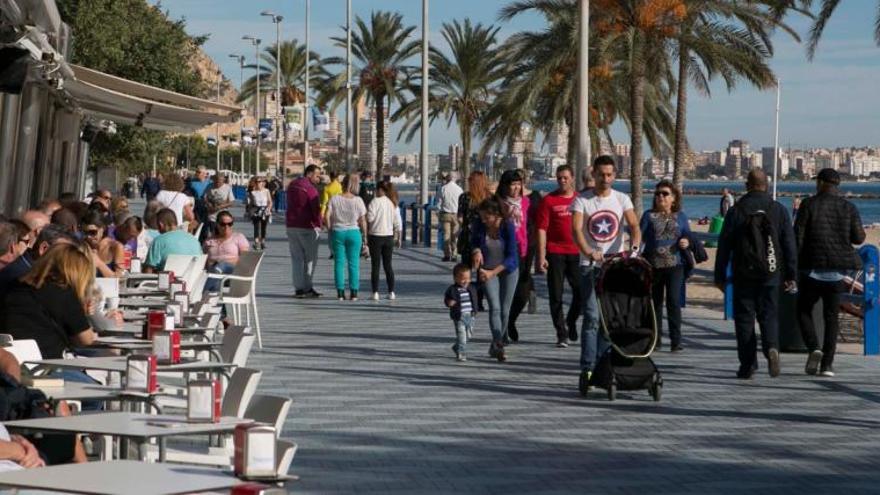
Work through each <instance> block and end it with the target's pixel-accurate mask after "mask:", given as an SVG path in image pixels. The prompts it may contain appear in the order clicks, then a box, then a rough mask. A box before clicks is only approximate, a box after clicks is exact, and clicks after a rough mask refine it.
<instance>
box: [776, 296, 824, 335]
mask: <svg viewBox="0 0 880 495" xmlns="http://www.w3.org/2000/svg"><path fill="white" fill-rule="evenodd" d="M797 298H798V296H797V294H789V293H788V292H785V290H784V288H783V286H782V285H781V284H780V286H779V350H780V351H782V352H807V346H806V345H804V339H803V338H802V337H801V325H800V323H799V322H798V315H797ZM813 326H815V327H816V339H817V342H819V345H820V346H821V345H822V342H823V339H824V337H825V319H824V316H823V315H822V299H819V301H817V302H816V305H815V306H813Z"/></svg>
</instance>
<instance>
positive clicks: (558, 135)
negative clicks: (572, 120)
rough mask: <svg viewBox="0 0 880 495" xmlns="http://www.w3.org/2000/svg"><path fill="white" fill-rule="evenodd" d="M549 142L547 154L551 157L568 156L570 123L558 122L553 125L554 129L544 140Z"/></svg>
mask: <svg viewBox="0 0 880 495" xmlns="http://www.w3.org/2000/svg"><path fill="white" fill-rule="evenodd" d="M544 141H545V143H546V144H547V154H549V155H550V156H551V157H562V158H566V157H567V156H568V124H566V123H565V122H564V121H563V122H558V123H556V124H555V125H554V126H553V130H552V131H551V132H550V134H548V135H547V138H546V139H545V140H544Z"/></svg>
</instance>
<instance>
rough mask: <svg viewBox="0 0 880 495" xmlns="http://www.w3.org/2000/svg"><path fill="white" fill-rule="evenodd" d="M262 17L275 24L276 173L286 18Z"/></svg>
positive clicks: (265, 12) (279, 159)
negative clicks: (283, 37) (283, 24)
mask: <svg viewBox="0 0 880 495" xmlns="http://www.w3.org/2000/svg"><path fill="white" fill-rule="evenodd" d="M260 15H263V16H266V17H271V18H272V22H274V23H275V173H276V174H278V172H279V170H281V126H282V125H284V123H283V121H282V116H281V21H283V20H284V16H280V15H276V14H275V13H274V12H271V11H268V10H264V11H262V12H260Z"/></svg>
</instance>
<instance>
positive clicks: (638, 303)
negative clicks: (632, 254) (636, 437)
mask: <svg viewBox="0 0 880 495" xmlns="http://www.w3.org/2000/svg"><path fill="white" fill-rule="evenodd" d="M596 294H597V297H598V300H599V329H600V331H601V332H602V336H603V337H604V338H605V340H606V341H608V342H609V343H610V349H608V352H606V353H605V354H604V355H602V356H601V357H600V358H599V362H598V364H597V365H596V368H595V369H594V370H593V374H592V377H591V378H590V383H589V385H593V386H595V387H598V388H603V389H605V390H607V391H608V399H609V400H614V399H615V396H616V395H617V391H618V390H646V389H647V390H648V391H649V392H650V394H651V397H653V398H654V400H655V401H659V400H660V394H661V391H662V389H663V378H662V377H661V376H660V371H659V370H658V369H657V366H655V365H654V361H653V360H652V359H651V353H653V352H654V348H655V347H656V346H657V341H658V339H659V336H660V332H659V329H658V328H657V322H656V319H655V316H654V303H653V301H652V299H651V265H649V264H648V263H647V262H646V261H645V260H644V259H641V258H624V257H615V258H612V259H610V260H608V261H606V262H605V264H604V265H603V268H602V274H601V276H600V278H599V280H598V283H597V286H596ZM586 392H587V388H586V387H582V389H581V393H582V394H583V395H586Z"/></svg>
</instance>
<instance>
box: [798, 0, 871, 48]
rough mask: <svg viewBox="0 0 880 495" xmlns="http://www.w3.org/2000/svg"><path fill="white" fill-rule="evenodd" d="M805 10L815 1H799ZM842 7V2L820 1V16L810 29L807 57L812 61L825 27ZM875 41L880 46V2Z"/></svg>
mask: <svg viewBox="0 0 880 495" xmlns="http://www.w3.org/2000/svg"><path fill="white" fill-rule="evenodd" d="M799 1H800V3H801V4H802V5H803V7H804V8H806V9H809V8H811V7H812V6H813V0H799ZM838 5H840V0H820V1H819V15H817V16H816V20H815V21H814V23H813V27H812V28H810V40H809V42H808V43H807V57H809V59H810V60H812V59H813V57H814V56H815V55H816V49H817V48H818V46H819V40H820V39H822V33H823V32H824V31H825V25H826V24H828V21H829V20H830V19H831V16H832V14H834V11H835V10H837V7H838ZM874 41H875V42H876V43H877V44H878V45H880V2H878V8H877V17H876V18H875V20H874Z"/></svg>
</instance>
